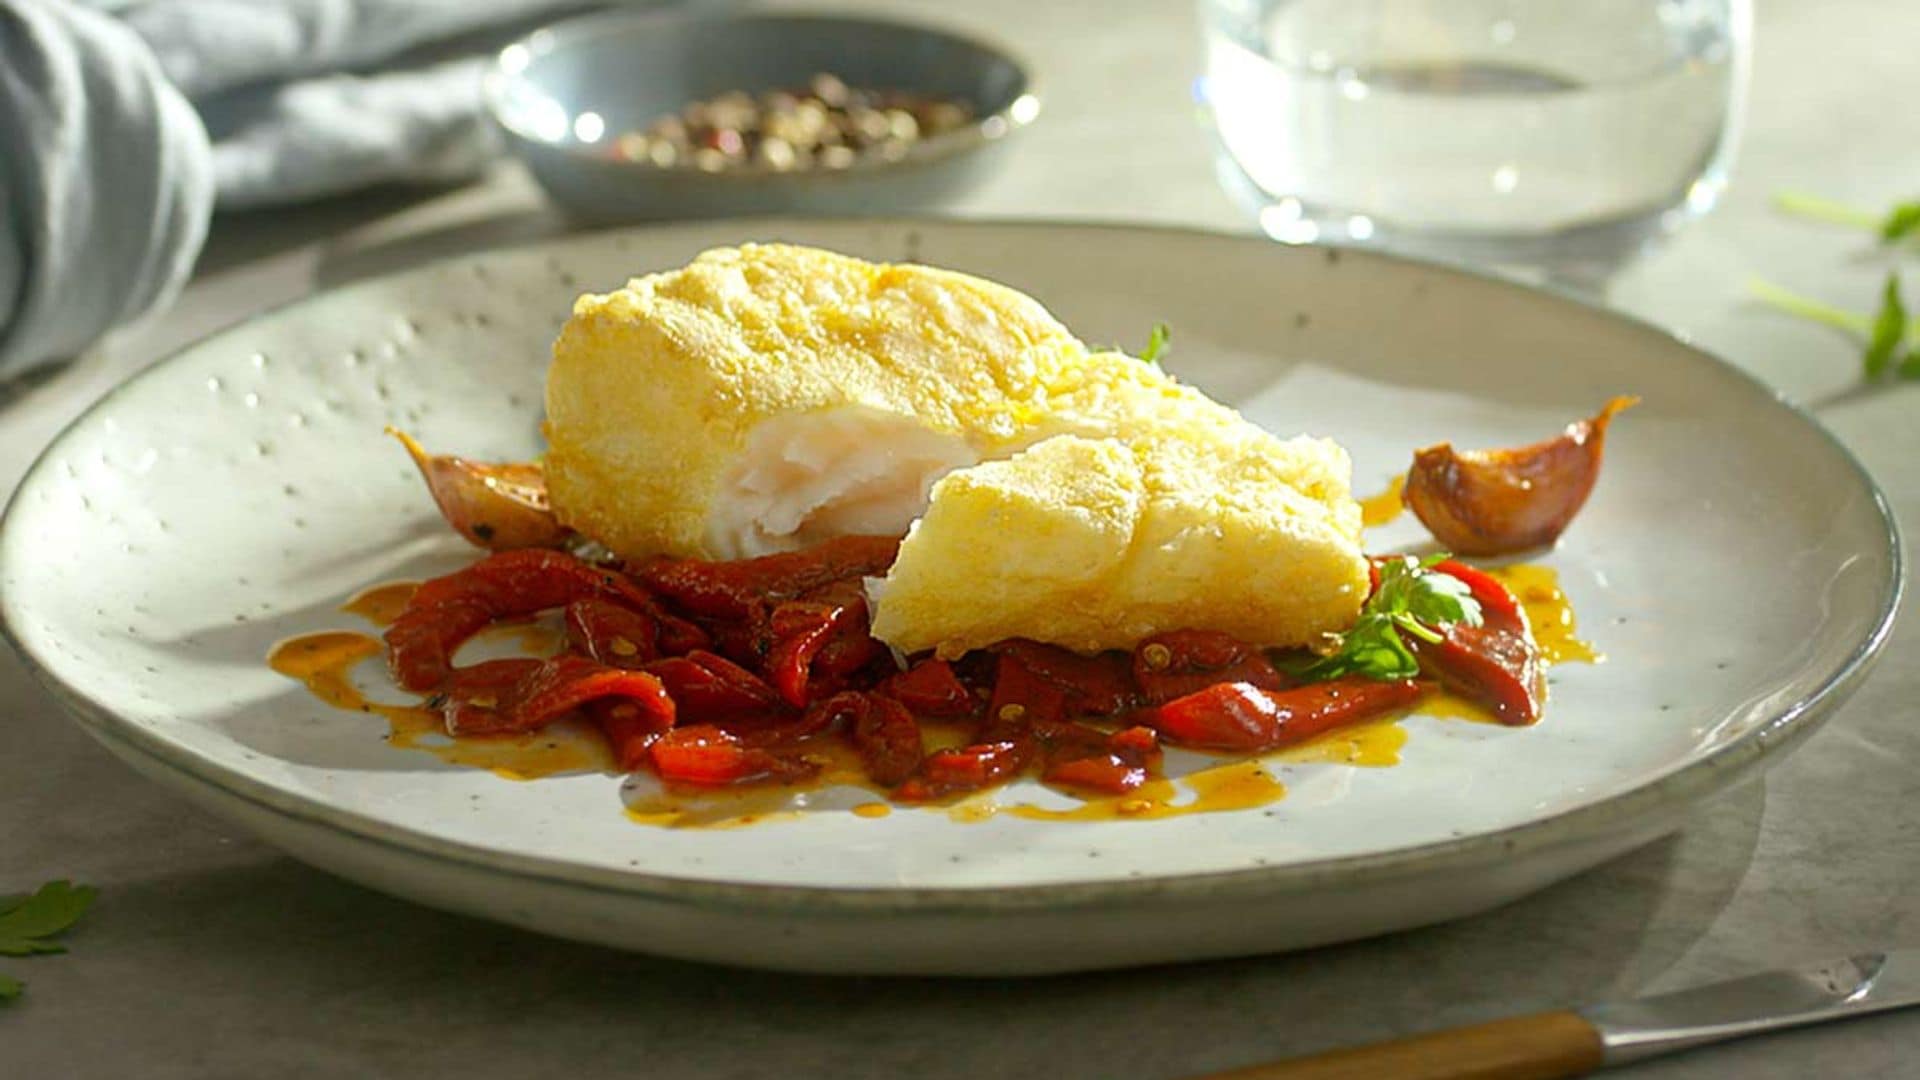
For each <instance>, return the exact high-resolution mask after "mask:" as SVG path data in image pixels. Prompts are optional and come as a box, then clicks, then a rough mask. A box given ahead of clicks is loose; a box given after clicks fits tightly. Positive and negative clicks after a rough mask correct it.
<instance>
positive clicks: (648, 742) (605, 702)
mask: <svg viewBox="0 0 1920 1080" xmlns="http://www.w3.org/2000/svg"><path fill="white" fill-rule="evenodd" d="M587 716H588V717H589V718H590V719H591V720H592V721H593V723H594V726H595V727H598V728H599V729H600V734H602V735H604V736H606V739H607V746H608V748H609V749H611V750H612V751H613V760H614V763H615V764H616V765H618V766H619V768H620V771H621V772H638V771H640V770H641V769H644V768H646V766H647V760H648V757H647V754H648V751H650V750H652V749H653V744H654V742H655V741H656V740H658V739H659V738H660V737H661V736H662V735H665V734H666V733H667V732H668V731H671V730H672V729H673V720H672V718H671V717H666V718H662V717H661V715H660V713H659V712H658V711H656V710H651V709H647V708H644V707H642V706H640V705H638V704H636V703H634V702H631V701H624V700H621V699H619V698H602V699H600V700H599V701H589V702H587Z"/></svg>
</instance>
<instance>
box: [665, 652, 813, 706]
mask: <svg viewBox="0 0 1920 1080" xmlns="http://www.w3.org/2000/svg"><path fill="white" fill-rule="evenodd" d="M646 670H647V672H648V673H650V674H652V675H653V676H654V677H656V678H658V679H659V680H660V681H661V683H663V684H665V686H666V688H667V693H668V694H669V695H670V696H671V697H672V698H673V700H674V703H675V704H676V705H678V706H679V708H680V714H681V716H682V717H683V718H684V719H686V720H688V721H692V722H694V723H713V722H714V721H716V720H721V719H725V718H729V717H736V716H739V715H741V714H743V713H744V714H755V715H761V714H765V713H768V712H784V711H785V706H784V705H783V704H782V703H781V701H780V695H779V694H777V693H775V692H774V689H773V687H771V686H768V685H767V684H766V683H765V682H764V681H763V680H762V679H761V678H760V676H758V675H755V674H754V673H753V672H751V671H748V670H747V669H746V668H743V667H741V666H740V665H738V664H736V663H734V662H733V661H731V660H728V659H727V658H726V657H724V656H720V655H718V654H716V653H710V652H705V651H703V650H698V649H696V650H694V651H693V652H690V653H688V654H687V655H685V656H670V657H667V658H666V659H664V660H655V661H654V662H653V663H650V664H648V665H647V666H646Z"/></svg>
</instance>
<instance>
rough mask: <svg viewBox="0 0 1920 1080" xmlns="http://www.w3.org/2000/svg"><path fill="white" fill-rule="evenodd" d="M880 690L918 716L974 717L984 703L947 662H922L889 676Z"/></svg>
mask: <svg viewBox="0 0 1920 1080" xmlns="http://www.w3.org/2000/svg"><path fill="white" fill-rule="evenodd" d="M880 690H881V692H882V693H884V694H887V695H889V696H890V697H892V698H893V699H894V700H896V701H898V702H899V703H900V704H902V705H905V706H906V707H907V710H908V711H909V712H911V713H913V714H914V715H915V716H942V717H958V716H972V715H973V714H974V713H975V712H977V711H979V708H980V699H979V698H976V697H974V696H973V691H971V690H968V689H967V684H966V683H963V682H961V681H960V676H958V675H955V674H954V673H953V665H952V664H949V663H947V662H946V661H945V660H922V661H920V662H919V663H917V664H915V665H913V666H912V667H910V668H908V669H907V670H905V671H902V672H899V673H898V674H895V675H892V676H889V677H888V679H887V681H886V682H885V683H882V684H881V686H880Z"/></svg>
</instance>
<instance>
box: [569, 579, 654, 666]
mask: <svg viewBox="0 0 1920 1080" xmlns="http://www.w3.org/2000/svg"><path fill="white" fill-rule="evenodd" d="M566 622H567V643H568V644H569V645H571V646H572V647H573V650H574V651H575V652H578V653H580V654H581V655H583V656H588V657H591V658H592V659H594V660H598V661H599V662H600V663H602V664H605V665H607V666H608V667H617V668H637V667H640V666H642V665H644V664H646V663H647V662H648V661H651V660H657V659H659V658H660V624H659V622H657V621H656V620H655V619H653V618H652V617H651V616H648V615H643V614H641V613H640V612H638V611H635V610H633V609H632V608H630V607H625V606H622V605H620V604H616V603H614V602H613V601H611V600H602V599H600V598H599V597H596V596H590V597H587V598H586V599H584V600H575V601H574V602H573V603H571V604H568V605H567V617H566Z"/></svg>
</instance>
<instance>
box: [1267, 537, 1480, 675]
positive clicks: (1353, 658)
mask: <svg viewBox="0 0 1920 1080" xmlns="http://www.w3.org/2000/svg"><path fill="white" fill-rule="evenodd" d="M1446 559H1447V556H1446V555H1437V556H1429V557H1428V558H1425V559H1415V558H1413V557H1412V556H1410V555H1403V556H1401V557H1400V558H1398V559H1391V560H1388V561H1385V562H1382V563H1380V564H1379V569H1380V584H1379V587H1377V588H1375V589H1374V590H1373V595H1372V596H1370V597H1368V598H1367V603H1366V606H1365V607H1363V608H1361V609H1360V618H1359V619H1357V620H1355V621H1354V624H1353V626H1352V628H1351V629H1349V630H1348V631H1347V632H1346V633H1345V634H1342V635H1341V636H1340V647H1339V649H1338V650H1337V651H1335V652H1334V653H1333V654H1332V655H1330V656H1326V657H1323V658H1322V659H1320V660H1318V661H1316V662H1314V663H1312V664H1309V665H1308V666H1306V667H1305V668H1303V669H1300V671H1299V674H1301V675H1303V676H1304V677H1306V678H1309V679H1315V680H1320V679H1337V678H1339V677H1341V676H1343V675H1364V676H1366V677H1367V678H1370V679H1410V678H1413V677H1414V676H1415V675H1418V674H1420V661H1419V659H1418V658H1417V657H1415V656H1414V655H1413V650H1412V649H1410V648H1408V647H1407V642H1406V639H1405V638H1403V637H1401V635H1402V634H1411V635H1412V636H1414V637H1416V638H1419V639H1421V640H1423V641H1427V642H1438V641H1440V640H1442V637H1441V633H1440V632H1441V631H1442V630H1444V629H1446V628H1447V627H1449V626H1452V625H1454V624H1456V623H1463V624H1465V625H1467V626H1479V625H1480V621H1481V611H1480V602H1479V601H1478V600H1475V599H1474V598H1473V590H1472V589H1469V588H1468V587H1467V583H1466V582H1464V581H1461V580H1460V579H1459V578H1457V577H1454V576H1453V575H1452V574H1447V573H1442V572H1441V571H1438V570H1435V569H1434V568H1433V567H1434V566H1435V565H1436V564H1438V563H1441V562H1444V561H1445V560H1446Z"/></svg>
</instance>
